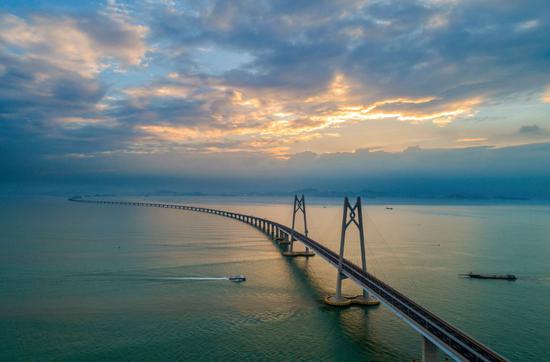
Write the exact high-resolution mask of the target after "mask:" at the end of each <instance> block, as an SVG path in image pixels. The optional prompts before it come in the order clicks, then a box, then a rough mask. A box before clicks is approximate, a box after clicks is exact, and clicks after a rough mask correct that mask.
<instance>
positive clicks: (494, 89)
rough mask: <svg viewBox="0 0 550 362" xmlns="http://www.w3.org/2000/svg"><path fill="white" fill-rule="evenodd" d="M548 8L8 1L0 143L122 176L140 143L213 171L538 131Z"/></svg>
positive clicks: (498, 141)
mask: <svg viewBox="0 0 550 362" xmlns="http://www.w3.org/2000/svg"><path fill="white" fill-rule="evenodd" d="M548 19H550V6H548V4H547V2H545V1H538V0H533V1H529V2H528V4H526V3H525V2H522V1H515V0H513V1H507V2H506V3H502V2H497V1H494V0H483V1H475V2H474V1H428V0H418V1H408V2H402V1H392V0H384V1H374V2H373V1H362V0H339V1H316V2H305V1H290V0H288V1H287V0H285V1H262V2H257V1H246V0H237V1H217V0H207V1H200V2H171V1H170V2H168V1H166V2H151V1H141V2H127V3H123V2H114V1H110V2H108V3H107V5H106V6H103V5H102V6H97V5H90V6H89V7H85V8H82V7H79V6H77V7H76V8H73V9H72V10H67V9H65V8H56V9H55V10H54V9H49V8H43V9H40V11H28V10H27V11H24V10H21V9H19V8H18V9H16V10H14V11H12V12H11V13H10V12H6V11H5V12H3V13H2V14H1V15H0V84H2V87H1V88H0V124H1V125H0V126H1V127H2V132H3V133H2V134H0V141H1V142H2V144H3V147H4V151H5V154H10V155H11V156H10V157H13V158H14V159H17V158H20V159H24V160H29V159H33V157H31V155H32V156H36V157H34V158H36V161H35V162H36V163H40V162H39V160H38V159H42V158H44V159H48V160H53V159H56V160H66V159H72V158H74V157H79V159H86V160H87V161H89V163H88V165H90V167H92V166H93V167H97V172H102V171H103V170H109V169H118V170H119V172H121V173H124V167H127V168H128V169H129V168H131V167H132V165H133V164H134V162H135V163H139V161H137V160H138V159H139V157H146V156H144V155H149V156H150V157H151V158H155V160H156V161H157V162H159V163H160V162H162V160H163V159H165V160H166V162H167V164H171V165H175V166H177V167H179V166H180V164H179V163H177V162H175V161H173V159H185V160H186V162H188V163H189V164H193V165H196V163H194V162H192V160H193V159H197V160H205V159H208V160H212V159H215V160H217V161H216V162H214V161H209V162H210V163H208V164H205V166H202V167H203V168H212V169H215V168H216V167H218V166H219V165H220V164H221V165H223V164H224V162H223V160H224V157H228V158H227V159H229V158H230V157H237V155H240V156H241V157H245V156H243V155H246V159H247V160H252V159H253V160H255V162H256V161H257V162H263V163H266V162H267V161H266V160H270V162H271V161H273V162H275V164H278V163H277V162H278V161H281V162H282V161H284V160H288V161H289V162H290V163H289V165H290V164H293V162H295V157H296V156H295V154H296V153H297V152H301V151H304V150H306V151H312V150H313V151H316V152H317V154H322V153H328V154H331V155H332V156H330V157H332V158H331V159H334V160H338V159H339V157H338V155H340V153H341V152H350V151H354V150H358V149H362V148H372V149H377V150H385V151H388V150H392V151H403V150H406V149H407V147H411V146H415V145H419V146H421V147H422V148H441V147H447V148H453V147H464V146H467V145H472V144H484V145H499V146H505V145H512V144H517V143H520V142H524V143H525V142H537V141H538V142H541V141H547V133H545V131H544V130H546V129H548V127H547V122H548V121H547V120H546V119H544V118H543V117H544V115H545V114H546V113H547V110H546V108H544V107H546V105H545V104H544V102H548V100H547V98H548V95H547V93H548V92H546V91H543V92H542V93H541V89H544V87H545V86H547V85H548V84H550V63H548V49H550V48H549V44H550V43H549V40H548V36H547V34H548V33H550V21H549V20H548ZM539 97H540V98H539ZM535 98H536V99H535ZM541 100H542V102H541ZM535 103H536V104H535ZM527 108H529V109H528V110H527ZM525 110H527V111H525ZM493 116H494V117H493ZM480 119H493V120H496V121H494V122H492V123H491V122H478V121H479V120H480ZM530 124H533V125H536V127H538V128H539V129H532V127H534V126H529V125H530ZM526 125H527V126H526ZM530 127H531V128H530ZM518 129H519V131H518ZM541 134H543V135H544V137H541ZM23 146H25V147H23ZM407 152H409V151H407ZM359 153H361V152H359ZM408 154H409V153H407V155H408ZM410 154H415V153H414V152H413V150H412V149H411V150H410ZM440 154H444V153H443V152H442V153H440ZM136 155H140V156H139V157H138V156H136ZM415 155H416V154H415ZM461 155H466V156H467V155H474V153H473V152H472V153H465V154H461ZM38 156H40V157H38ZM370 156H372V155H369V157H370ZM466 156H464V157H466ZM474 156H475V155H474ZM474 156H472V157H474ZM156 157H158V158H156ZM208 157H212V159H209V158H208ZM315 157H317V156H315ZM327 157H329V156H327ZM380 157H381V159H389V158H391V156H390V155H389V154H387V153H384V154H382V155H381V156H380ZM449 157H454V156H453V154H449ZM122 158H124V162H120V161H117V160H120V159H122ZM367 158H368V157H367ZM345 159H346V160H347V159H354V160H356V162H358V164H361V162H360V160H361V158H360V157H356V156H355V154H353V155H352V156H349V157H348V158H345ZM407 159H408V160H409V162H412V163H414V160H413V159H410V158H407ZM109 160H111V161H109ZM6 162H7V161H6ZM10 162H11V161H10ZM14 162H15V161H14ZM109 162H111V163H109ZM118 162H120V164H119V163H118ZM235 162H237V161H235ZM342 162H344V161H342ZM346 162H347V161H346ZM237 163H238V162H237ZM248 163H249V162H248ZM344 163H345V162H344ZM44 164H48V165H53V163H50V162H46V161H44ZM55 165H56V167H59V168H60V170H58V171H55V170H54V169H53V168H52V169H51V172H53V173H55V172H62V171H65V172H69V171H68V170H67V169H66V167H67V166H64V164H63V163H61V162H60V163H55ZM119 165H120V167H121V168H117V167H118V166H119ZM270 165H271V163H270ZM73 166H74V164H71V167H73ZM52 167H53V166H52ZM93 167H92V169H93ZM330 167H332V170H333V171H334V170H335V169H338V168H339V167H340V166H338V164H337V163H330ZM134 171H135V170H134ZM212 172H213V171H212ZM282 172H286V171H284V170H283V171H282ZM205 174H208V172H206V171H205Z"/></svg>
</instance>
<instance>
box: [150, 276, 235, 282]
mask: <svg viewBox="0 0 550 362" xmlns="http://www.w3.org/2000/svg"><path fill="white" fill-rule="evenodd" d="M147 279H149V280H174V281H178V280H203V281H206V280H229V281H231V282H244V281H246V277H245V276H244V275H232V276H228V277H156V278H147Z"/></svg>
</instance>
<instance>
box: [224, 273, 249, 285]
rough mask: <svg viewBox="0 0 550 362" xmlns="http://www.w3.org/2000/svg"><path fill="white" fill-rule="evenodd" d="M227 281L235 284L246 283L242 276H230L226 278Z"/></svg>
mask: <svg viewBox="0 0 550 362" xmlns="http://www.w3.org/2000/svg"><path fill="white" fill-rule="evenodd" d="M227 279H228V280H230V281H232V282H235V283H240V282H244V281H246V277H245V276H244V275H232V276H230V277H227Z"/></svg>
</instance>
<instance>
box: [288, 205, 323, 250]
mask: <svg viewBox="0 0 550 362" xmlns="http://www.w3.org/2000/svg"><path fill="white" fill-rule="evenodd" d="M299 211H301V212H302V215H303V216H304V235H305V236H307V233H308V230H307V216H306V199H305V198H304V195H302V197H301V198H298V195H294V207H293V208H292V231H291V233H290V240H289V245H288V249H287V250H286V251H283V255H284V256H290V257H297V256H305V257H306V258H307V257H310V256H315V253H314V252H313V251H311V250H309V248H308V247H307V246H306V250H304V251H294V241H296V239H295V238H294V229H295V227H296V214H297V213H298V212H299Z"/></svg>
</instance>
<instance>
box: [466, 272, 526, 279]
mask: <svg viewBox="0 0 550 362" xmlns="http://www.w3.org/2000/svg"><path fill="white" fill-rule="evenodd" d="M459 275H461V276H466V277H470V278H474V279H501V280H516V279H517V278H516V276H515V275H514V274H478V273H472V272H470V273H468V274H459Z"/></svg>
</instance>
